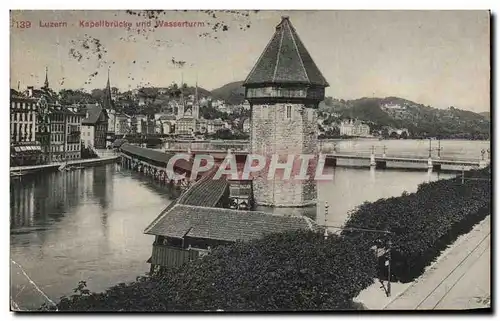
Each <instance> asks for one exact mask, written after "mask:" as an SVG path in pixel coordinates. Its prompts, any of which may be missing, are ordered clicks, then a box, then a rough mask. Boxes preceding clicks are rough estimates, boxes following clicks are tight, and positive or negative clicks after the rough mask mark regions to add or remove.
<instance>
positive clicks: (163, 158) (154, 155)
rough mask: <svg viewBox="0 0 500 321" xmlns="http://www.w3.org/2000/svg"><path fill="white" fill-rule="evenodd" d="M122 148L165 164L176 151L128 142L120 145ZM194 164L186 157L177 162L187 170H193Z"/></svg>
mask: <svg viewBox="0 0 500 321" xmlns="http://www.w3.org/2000/svg"><path fill="white" fill-rule="evenodd" d="M120 150H121V151H123V152H126V153H129V154H133V155H136V156H140V157H143V158H147V159H149V160H152V161H155V162H159V163H164V164H165V165H167V164H168V161H169V160H170V158H172V156H174V155H175V153H165V152H162V151H159V150H154V149H150V148H142V147H139V146H135V145H131V144H128V143H124V144H123V145H122V146H121V147H120ZM192 165H193V163H192V162H191V161H187V160H185V159H179V160H177V161H176V162H175V167H176V168H179V169H183V170H185V171H191V168H192Z"/></svg>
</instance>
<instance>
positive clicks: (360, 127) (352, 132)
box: [339, 119, 370, 137]
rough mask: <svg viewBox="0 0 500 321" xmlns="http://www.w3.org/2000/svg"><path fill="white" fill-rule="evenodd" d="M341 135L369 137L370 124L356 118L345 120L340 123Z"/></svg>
mask: <svg viewBox="0 0 500 321" xmlns="http://www.w3.org/2000/svg"><path fill="white" fill-rule="evenodd" d="M339 129H340V135H342V136H358V137H367V136H370V126H368V125H366V124H363V123H362V122H360V121H358V120H356V121H353V120H352V119H351V120H350V121H343V122H342V123H340V127H339Z"/></svg>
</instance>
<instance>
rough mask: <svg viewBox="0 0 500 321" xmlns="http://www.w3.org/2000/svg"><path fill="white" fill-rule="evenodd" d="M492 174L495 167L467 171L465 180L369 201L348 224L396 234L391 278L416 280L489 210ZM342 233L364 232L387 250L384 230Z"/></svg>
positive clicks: (487, 213) (427, 186)
mask: <svg viewBox="0 0 500 321" xmlns="http://www.w3.org/2000/svg"><path fill="white" fill-rule="evenodd" d="M471 178H472V179H471ZM478 178H479V179H481V180H477V179H478ZM490 178H491V172H490V168H486V169H482V170H476V171H471V172H468V173H467V175H466V179H465V181H464V184H462V178H461V175H459V176H458V177H457V178H453V179H448V180H440V181H435V182H431V183H425V184H421V185H420V186H419V188H418V191H417V192H416V193H413V194H407V193H403V195H402V196H400V197H392V198H388V199H380V200H378V201H376V202H374V203H365V204H363V205H361V206H360V207H359V208H358V209H357V210H356V211H355V212H354V213H352V214H351V215H350V217H349V219H348V221H347V223H346V227H365V228H371V229H378V230H387V231H390V232H392V234H391V236H390V238H391V240H392V244H393V245H392V251H391V253H392V269H391V270H392V271H391V274H392V276H391V279H394V280H396V281H397V280H399V281H403V282H409V281H412V280H414V279H415V278H417V277H418V276H420V275H421V274H422V273H423V271H424V269H425V267H426V266H427V265H429V264H430V263H431V262H432V261H434V260H435V259H436V258H437V257H438V256H439V254H440V253H441V251H442V250H444V249H445V248H446V247H447V246H449V245H450V244H451V243H453V241H454V240H455V239H456V238H457V237H458V236H460V235H462V234H464V233H467V232H468V231H470V230H471V228H472V227H473V226H474V225H475V224H477V223H478V222H479V221H481V220H482V219H484V218H485V217H486V216H487V215H489V214H490V210H491V182H490V181H489V179H490ZM342 234H343V235H355V234H363V235H364V238H365V239H368V238H371V239H372V242H373V244H377V245H378V246H380V247H383V248H385V249H387V246H386V245H387V241H388V236H386V235H384V234H379V235H377V234H374V233H365V232H354V231H344V232H343V233H342ZM384 263H385V258H384V257H382V258H381V259H380V262H379V264H380V265H381V269H380V271H386V270H387V269H386V268H382V266H383V265H384ZM385 277H387V276H385Z"/></svg>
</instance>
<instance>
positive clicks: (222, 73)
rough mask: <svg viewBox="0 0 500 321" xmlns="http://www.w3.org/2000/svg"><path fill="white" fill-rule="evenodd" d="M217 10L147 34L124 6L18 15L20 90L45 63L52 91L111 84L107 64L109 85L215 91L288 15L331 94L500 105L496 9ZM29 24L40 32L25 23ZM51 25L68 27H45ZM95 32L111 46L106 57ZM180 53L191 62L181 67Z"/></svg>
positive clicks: (243, 71)
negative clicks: (493, 71)
mask: <svg viewBox="0 0 500 321" xmlns="http://www.w3.org/2000/svg"><path fill="white" fill-rule="evenodd" d="M242 13H243V14H242ZM246 13H248V17H247V16H246V15H244V14H246ZM213 14H214V13H207V12H196V11H194V12H175V11H169V12H166V13H165V14H160V16H159V20H161V21H168V22H177V21H190V22H203V23H204V26H193V27H176V28H173V27H170V28H162V27H159V28H156V29H155V28H150V29H151V30H142V28H138V27H136V22H138V21H148V19H146V18H144V17H138V16H136V15H130V14H128V13H126V12H125V11H52V10H48V11H12V12H11V20H12V21H11V37H10V38H11V43H10V54H11V70H10V75H11V76H10V85H11V88H15V89H17V87H18V85H19V88H21V89H25V88H26V87H27V86H29V85H33V86H35V87H40V86H41V85H42V84H43V81H44V79H45V68H46V67H47V68H48V70H49V82H50V85H51V87H52V88H53V89H54V90H60V89H63V88H64V89H79V88H83V89H85V90H88V91H89V90H91V89H93V88H103V87H104V86H105V84H106V77H107V71H108V69H109V72H110V80H111V85H112V86H115V87H118V88H119V89H120V90H128V89H134V88H137V87H140V86H159V87H164V86H168V85H170V84H171V83H172V82H173V81H175V82H180V81H181V79H184V81H185V82H186V83H188V84H189V85H194V84H195V82H196V81H198V85H199V86H200V87H203V88H205V89H208V90H211V89H215V88H218V87H220V86H222V85H224V84H226V83H229V82H233V81H239V80H244V79H245V78H246V76H247V75H248V73H249V72H250V70H251V69H252V67H253V66H254V64H255V63H256V61H257V59H258V58H259V56H260V54H261V53H262V51H263V50H264V48H265V46H266V44H267V43H268V42H269V40H270V39H271V37H272V35H273V33H274V30H275V26H276V25H277V24H278V23H279V22H280V20H281V16H283V15H288V16H289V17H290V20H291V22H292V24H293V26H294V27H295V29H296V30H297V33H298V35H299V37H300V38H301V40H302V42H303V43H304V44H305V46H306V48H307V49H308V51H309V53H310V54H311V56H312V57H313V59H314V60H315V62H316V65H318V67H319V69H320V70H321V72H322V73H323V75H324V76H325V78H326V79H327V81H328V82H329V83H330V87H329V88H327V91H326V94H327V95H328V96H333V97H335V98H339V99H341V98H342V99H355V98H360V97H372V96H374V97H386V96H398V97H402V98H406V99H409V100H412V101H415V102H418V103H423V104H425V105H430V106H432V107H437V108H447V107H449V106H455V107H457V108H461V109H466V110H471V111H475V112H484V111H489V110H490V25H489V23H490V21H489V12H488V11H259V12H254V11H250V12H247V11H239V12H238V13H226V12H215V16H216V17H215V18H214V17H213ZM23 21H25V22H26V21H29V22H30V23H31V27H30V28H21V26H22V22H23ZM49 21H60V22H66V23H67V26H66V27H61V28H44V27H41V26H40V23H42V24H45V23H47V22H49ZM81 21H110V22H111V21H124V22H129V23H132V28H131V30H127V29H126V28H120V27H117V28H86V27H82V26H81V25H80V22H81ZM216 23H219V25H217V26H216V27H215V24H216ZM153 24H155V22H154V21H153ZM224 26H225V27H227V30H226V31H223V30H222V29H223V28H224ZM214 27H215V28H216V30H217V31H214V30H213V29H214ZM224 29H225V28H224ZM92 39H98V40H99V43H100V44H101V45H102V47H101V48H102V51H101V55H102V57H101V58H98V55H97V53H96V46H95V42H92V41H91V40H92ZM86 40H87V41H86ZM86 45H88V47H89V48H88V49H86V48H85V46H86ZM104 50H106V52H104ZM79 57H81V58H80V59H78V58H79ZM172 59H174V60H176V61H185V62H186V64H185V65H184V67H183V68H179V66H178V65H175V64H173V63H172ZM96 72H97V74H95V73H96ZM90 75H92V76H90Z"/></svg>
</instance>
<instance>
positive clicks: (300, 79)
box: [243, 16, 329, 87]
mask: <svg viewBox="0 0 500 321" xmlns="http://www.w3.org/2000/svg"><path fill="white" fill-rule="evenodd" d="M293 83H295V84H305V85H315V86H321V87H328V86H329V84H328V82H327V81H326V79H325V78H324V77H323V75H322V74H321V72H320V71H319V69H318V67H317V66H316V64H315V63H314V61H313V59H312V58H311V55H310V54H309V52H308V51H307V49H306V47H305V46H304V44H303V43H302V41H301V40H300V38H299V36H298V35H297V32H296V31H295V28H294V27H293V26H292V23H291V22H290V19H289V18H288V17H286V16H285V17H282V20H281V22H280V23H279V24H278V26H276V31H275V33H274V35H273V37H272V38H271V41H269V43H268V44H267V46H266V48H265V49H264V52H263V53H262V54H261V56H260V57H259V60H257V63H256V64H255V66H254V67H253V69H252V71H251V72H250V74H249V75H248V77H247V79H246V80H245V82H244V83H243V86H251V85H259V84H293Z"/></svg>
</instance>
